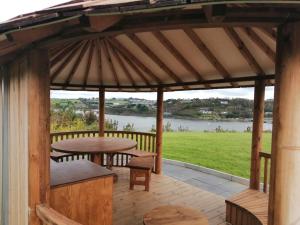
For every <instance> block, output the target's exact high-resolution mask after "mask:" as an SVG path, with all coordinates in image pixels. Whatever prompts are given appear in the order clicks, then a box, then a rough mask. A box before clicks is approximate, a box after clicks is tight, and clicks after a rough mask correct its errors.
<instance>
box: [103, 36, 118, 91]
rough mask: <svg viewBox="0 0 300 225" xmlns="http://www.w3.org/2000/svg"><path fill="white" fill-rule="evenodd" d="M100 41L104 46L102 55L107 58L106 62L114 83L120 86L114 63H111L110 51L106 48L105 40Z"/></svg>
mask: <svg viewBox="0 0 300 225" xmlns="http://www.w3.org/2000/svg"><path fill="white" fill-rule="evenodd" d="M102 43H103V47H104V55H105V56H106V58H107V60H108V64H109V67H110V70H111V71H112V74H113V76H114V79H115V83H116V85H117V86H120V81H119V78H118V74H117V72H116V69H115V67H114V64H113V61H112V58H111V55H110V52H109V50H108V47H107V44H106V42H105V40H103V41H102Z"/></svg>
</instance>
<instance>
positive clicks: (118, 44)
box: [107, 38, 162, 84]
mask: <svg viewBox="0 0 300 225" xmlns="http://www.w3.org/2000/svg"><path fill="white" fill-rule="evenodd" d="M107 40H109V41H110V43H111V44H112V45H113V46H115V48H117V49H119V51H120V52H123V53H124V55H126V56H127V57H128V58H129V60H131V61H133V62H134V63H135V64H136V65H137V66H138V67H140V68H141V69H142V70H143V71H144V72H145V73H146V74H147V75H148V76H150V77H151V78H152V79H154V80H155V81H156V82H157V83H158V84H161V83H162V81H161V80H160V79H159V78H158V77H157V76H156V75H155V74H154V73H153V72H152V70H150V69H149V68H148V67H147V66H145V65H144V64H143V63H142V62H141V61H140V60H139V59H138V58H137V57H135V56H134V55H133V54H132V53H131V52H130V51H129V50H128V49H127V48H125V47H124V46H123V45H122V44H121V42H119V41H118V40H117V39H115V38H110V39H107Z"/></svg>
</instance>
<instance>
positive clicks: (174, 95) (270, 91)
mask: <svg viewBox="0 0 300 225" xmlns="http://www.w3.org/2000/svg"><path fill="white" fill-rule="evenodd" d="M253 92H254V88H233V89H217V90H216V89H214V90H199V91H177V92H166V93H165V94H164V98H165V99H178V98H183V99H192V98H201V99H203V98H247V99H253V96H254V93H253ZM273 96H274V88H273V87H267V88H266V93H265V98H266V99H272V98H273ZM97 97H98V92H87V91H51V98H97ZM130 97H132V98H144V99H149V100H155V99H156V93H155V92H151V93H144V92H137V93H128V92H107V93H106V98H130Z"/></svg>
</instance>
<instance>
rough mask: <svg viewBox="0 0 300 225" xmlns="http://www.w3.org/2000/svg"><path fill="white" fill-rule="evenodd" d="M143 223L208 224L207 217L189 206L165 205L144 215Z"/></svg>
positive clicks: (158, 224) (146, 224) (162, 224)
mask: <svg viewBox="0 0 300 225" xmlns="http://www.w3.org/2000/svg"><path fill="white" fill-rule="evenodd" d="M144 224H145V225H208V220H207V218H206V217H205V216H204V215H202V214H201V213H199V212H198V211H195V210H194V209H191V208H186V207H182V206H176V205H165V206H160V207H157V208H155V209H152V210H151V211H150V212H149V213H147V214H145V215H144Z"/></svg>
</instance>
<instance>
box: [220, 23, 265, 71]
mask: <svg viewBox="0 0 300 225" xmlns="http://www.w3.org/2000/svg"><path fill="white" fill-rule="evenodd" d="M224 30H225V32H226V33H227V35H228V37H229V38H230V39H231V40H232V42H233V43H234V45H235V46H236V47H237V49H238V50H239V52H240V53H241V55H242V56H243V57H244V58H245V60H246V61H247V63H248V64H249V66H250V67H251V68H252V70H253V72H255V73H256V74H257V75H259V76H261V75H265V72H264V71H263V69H262V68H261V66H260V65H259V64H258V62H257V61H256V60H255V58H254V57H253V55H252V54H251V52H250V50H249V49H248V48H247V46H246V45H245V43H244V42H243V40H242V39H241V38H240V37H239V35H238V33H237V32H236V31H235V30H234V29H233V28H229V27H227V28H224Z"/></svg>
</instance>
